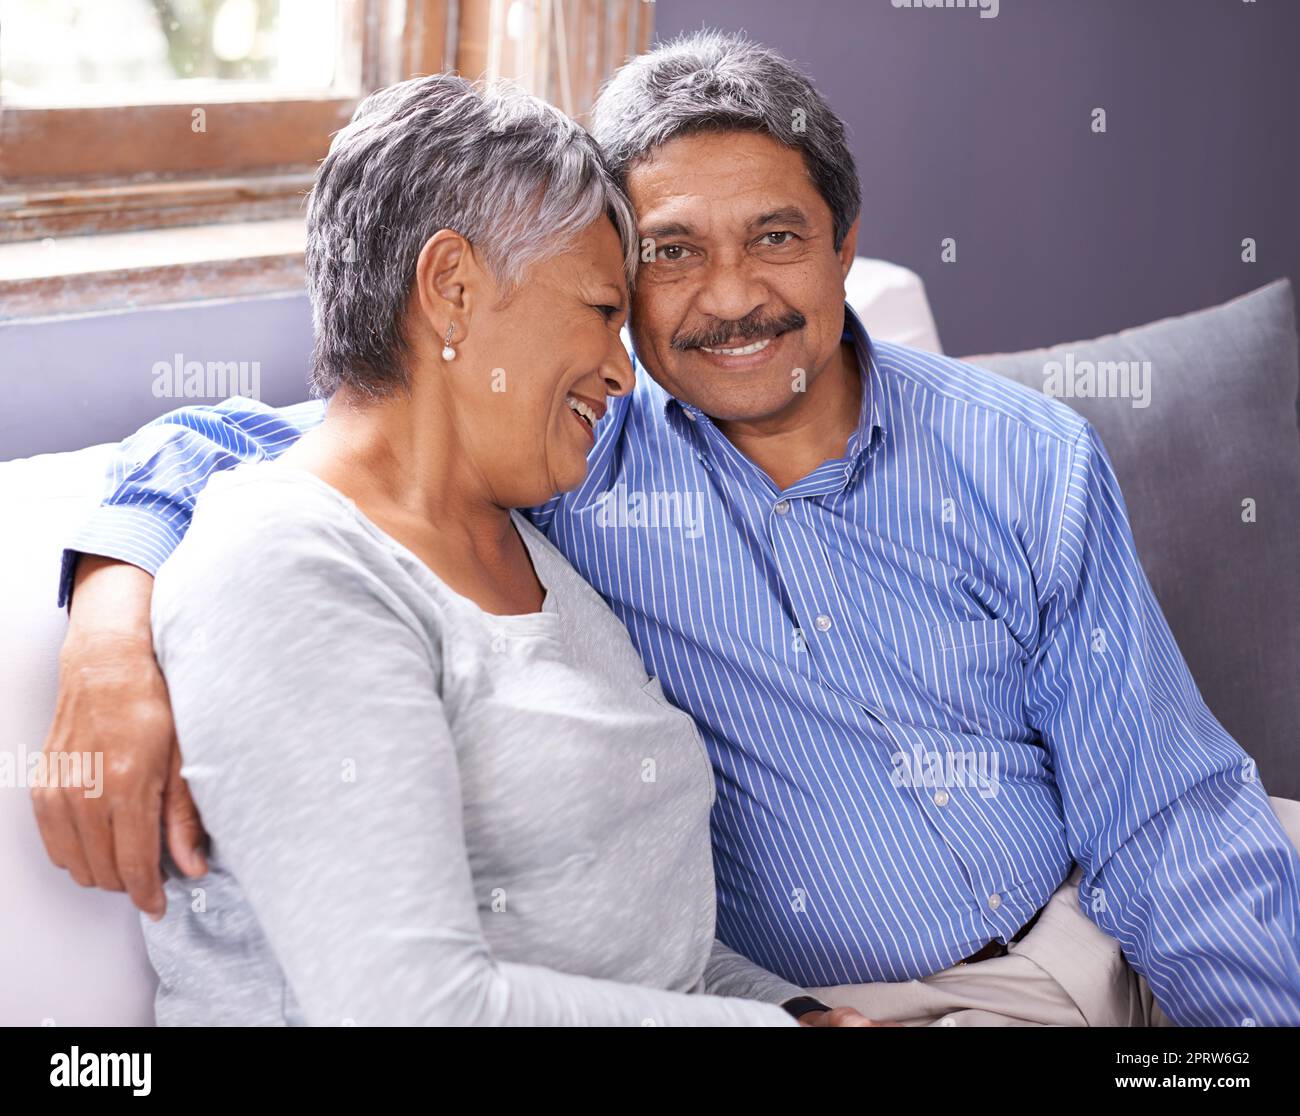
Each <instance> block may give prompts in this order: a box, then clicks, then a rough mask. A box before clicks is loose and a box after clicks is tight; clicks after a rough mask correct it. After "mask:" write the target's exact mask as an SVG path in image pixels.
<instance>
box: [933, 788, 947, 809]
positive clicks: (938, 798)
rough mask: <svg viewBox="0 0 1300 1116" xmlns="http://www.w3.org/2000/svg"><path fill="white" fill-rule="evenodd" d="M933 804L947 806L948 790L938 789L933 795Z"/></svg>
mask: <svg viewBox="0 0 1300 1116" xmlns="http://www.w3.org/2000/svg"><path fill="white" fill-rule="evenodd" d="M934 804H935V805H936V806H947V805H948V792H947V791H945V790H941V791H938V792H937V793H936V794H935V796H934Z"/></svg>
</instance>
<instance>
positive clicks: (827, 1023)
mask: <svg viewBox="0 0 1300 1116" xmlns="http://www.w3.org/2000/svg"><path fill="white" fill-rule="evenodd" d="M799 1026H800V1027H897V1026H898V1024H897V1023H877V1022H876V1021H875V1020H874V1019H868V1018H867V1017H866V1016H865V1015H863V1014H862V1013H861V1012H860V1011H857V1010H856V1009H854V1008H850V1007H838V1008H832V1009H831V1010H830V1011H807V1012H804V1014H803V1015H801V1016H799Z"/></svg>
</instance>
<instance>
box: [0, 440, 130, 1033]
mask: <svg viewBox="0 0 1300 1116" xmlns="http://www.w3.org/2000/svg"><path fill="white" fill-rule="evenodd" d="M110 448H111V447H109V446H94V447H92V448H91V449H86V450H81V451H79V452H77V453H63V454H50V455H47V456H43V457H33V458H29V459H27V460H25V461H11V462H7V463H4V464H0V522H2V523H4V525H5V546H4V549H3V550H2V551H0V616H3V617H4V623H3V625H0V749H3V750H4V751H5V752H7V753H8V754H9V756H10V757H11V758H12V761H13V765H14V768H15V769H16V770H17V772H19V773H20V774H22V773H25V772H26V770H27V768H26V762H25V759H24V757H25V756H26V755H28V754H30V753H33V752H39V751H40V750H41V746H42V744H43V743H44V740H45V733H46V731H47V730H48V729H49V727H50V721H51V719H52V717H53V714H54V696H55V687H56V683H57V680H58V654H59V645H60V644H61V643H62V641H63V635H64V632H65V631H66V628H67V623H66V619H65V615H64V613H63V612H62V611H60V610H59V609H58V608H57V607H56V605H55V598H56V595H57V589H58V573H59V554H60V551H61V550H62V547H63V544H64V543H65V542H66V541H67V539H68V537H69V536H70V535H71V533H72V532H73V531H74V530H75V529H76V527H77V525H78V524H79V523H81V522H82V521H83V520H84V519H85V517H86V516H87V515H88V514H89V513H90V511H91V509H92V508H93V507H94V506H95V504H96V502H97V501H98V499H99V496H100V493H101V491H102V489H103V485H104V468H105V465H106V462H107V460H108V453H109V450H110ZM155 983H156V982H155V980H154V975H153V970H152V969H151V968H150V967H149V961H148V958H147V956H146V955H145V950H144V938H143V936H142V935H141V933H140V922H139V915H138V914H137V913H136V910H135V908H134V907H133V906H132V905H131V902H130V900H129V899H127V897H126V896H125V894H121V893H114V892H106V891H99V890H96V889H93V888H82V887H80V886H78V885H77V883H76V882H75V881H74V880H73V879H72V877H71V876H69V875H68V873H67V872H64V871H63V870H62V869H59V868H55V867H54V866H53V865H52V864H51V863H50V861H49V858H48V857H47V856H46V855H45V846H44V845H43V844H42V843H41V838H40V833H39V831H38V830H37V828H36V819H35V817H34V815H33V813H32V804H31V795H30V792H29V791H28V790H27V789H26V788H25V787H21V786H19V787H14V786H4V787H0V1026H39V1025H41V1024H42V1023H45V1024H46V1025H47V1026H48V1025H51V1024H52V1025H55V1026H64V1025H75V1026H118V1025H124V1026H142V1025H150V1024H152V1023H153V994H154V987H155Z"/></svg>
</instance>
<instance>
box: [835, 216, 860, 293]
mask: <svg viewBox="0 0 1300 1116" xmlns="http://www.w3.org/2000/svg"><path fill="white" fill-rule="evenodd" d="M861 220H862V216H861V214H859V215H858V216H857V217H854V218H853V224H851V225H850V226H849V231H848V232H847V233H845V234H844V243H843V244H841V245H840V272H841V273H842V274H843V276H844V278H845V279H847V278H848V277H849V268H851V267H852V266H853V258H854V256H856V255H857V254H858V224H859V223H860V222H861Z"/></svg>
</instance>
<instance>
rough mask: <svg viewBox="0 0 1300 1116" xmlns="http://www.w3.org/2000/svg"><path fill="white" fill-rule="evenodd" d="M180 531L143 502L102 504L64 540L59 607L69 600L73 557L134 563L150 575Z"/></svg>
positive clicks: (174, 544) (175, 543) (74, 566)
mask: <svg viewBox="0 0 1300 1116" xmlns="http://www.w3.org/2000/svg"><path fill="white" fill-rule="evenodd" d="M182 533H183V532H182V531H180V530H179V529H178V528H177V527H176V526H175V525H173V524H171V523H169V522H168V521H167V520H166V519H164V518H163V517H162V516H161V515H160V514H159V509H158V508H156V507H151V506H149V505H147V504H104V505H103V506H101V507H100V508H98V509H97V510H96V511H95V514H94V515H93V516H92V517H91V519H90V522H89V523H87V524H86V525H85V526H84V527H82V529H81V530H80V531H78V532H77V534H76V535H75V536H74V537H73V538H72V540H71V541H70V542H69V543H68V546H67V548H66V549H65V550H64V551H63V564H62V568H61V569H60V571H59V608H64V607H66V606H68V605H70V604H71V603H72V583H73V579H74V578H75V577H76V574H77V559H78V558H80V557H81V555H83V554H94V555H98V556H99V557H102V558H113V559H116V560H117V561H119V562H126V563H128V564H130V565H132V566H138V567H139V568H140V569H142V570H144V572H145V573H147V574H149V575H150V576H152V575H154V574H156V573H157V572H158V567H159V566H161V565H162V564H163V562H165V561H166V560H167V558H168V557H169V556H170V554H171V552H172V551H173V550H175V549H176V547H177V546H178V545H179V544H180V541H181V536H182Z"/></svg>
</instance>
